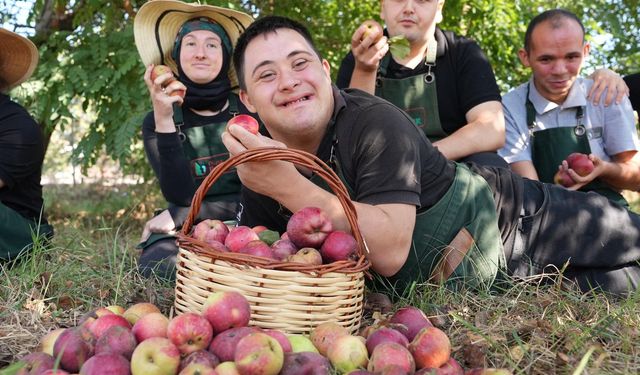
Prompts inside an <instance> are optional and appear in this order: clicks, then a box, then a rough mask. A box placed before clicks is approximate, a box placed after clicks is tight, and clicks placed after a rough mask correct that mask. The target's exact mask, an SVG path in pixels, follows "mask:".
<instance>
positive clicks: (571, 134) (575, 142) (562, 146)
mask: <svg viewBox="0 0 640 375" xmlns="http://www.w3.org/2000/svg"><path fill="white" fill-rule="evenodd" d="M526 109H527V126H528V127H529V134H530V139H531V159H532V161H533V165H534V167H535V169H536V172H537V173H538V179H539V180H540V181H542V182H547V183H553V176H554V175H555V173H556V172H557V171H558V166H559V165H560V164H562V161H563V160H565V159H566V158H567V156H569V154H571V153H573V152H579V153H582V154H587V155H589V154H590V153H591V146H590V145H589V138H590V137H591V138H598V137H602V128H601V127H598V128H594V129H586V128H585V126H584V125H583V118H584V109H583V108H582V107H578V108H577V109H576V125H575V126H561V127H557V128H551V129H544V130H538V131H534V130H533V129H534V128H535V121H536V111H535V108H534V106H533V103H531V100H529V90H528V89H527V102H526ZM580 191H593V192H596V193H598V194H600V195H603V196H605V197H607V198H609V199H610V200H611V201H613V202H616V203H618V204H620V205H623V206H625V207H629V203H628V202H627V201H626V200H625V199H624V197H623V196H622V194H620V192H619V191H616V190H615V189H613V188H612V187H610V186H609V185H607V184H605V183H604V182H602V181H599V180H597V179H596V180H594V181H591V182H590V183H588V184H587V185H585V186H583V187H582V188H580Z"/></svg>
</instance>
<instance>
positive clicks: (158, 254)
mask: <svg viewBox="0 0 640 375" xmlns="http://www.w3.org/2000/svg"><path fill="white" fill-rule="evenodd" d="M231 19H234V20H236V21H238V22H232V21H230V20H231ZM252 21H253V19H252V18H251V17H250V16H249V15H247V14H244V13H240V12H237V11H234V10H229V9H224V8H219V7H215V6H210V5H198V4H188V3H183V2H180V1H173V2H168V1H163V2H148V3H146V4H144V5H143V6H142V7H141V8H140V11H139V13H138V15H137V16H136V21H135V23H134V34H135V40H136V46H137V47H138V52H139V54H140V57H141V59H142V62H143V63H144V64H145V65H146V66H147V69H146V72H145V74H144V80H145V83H146V84H147V87H148V89H149V95H150V97H151V102H152V104H153V111H152V112H150V113H149V114H148V115H147V117H146V118H145V119H144V122H143V125H142V136H143V140H144V148H145V152H146V154H147V158H148V159H149V162H150V164H151V167H152V168H153V171H154V172H155V174H156V176H157V178H158V180H159V181H160V188H161V190H162V194H163V195H164V197H165V199H166V200H167V202H169V208H168V209H166V210H164V211H162V212H161V213H160V214H158V215H157V216H155V217H154V218H152V219H151V220H149V221H148V222H147V223H146V225H145V227H144V230H143V233H142V238H141V241H142V243H141V244H140V245H138V247H140V248H142V254H141V255H140V260H139V268H140V271H141V272H142V273H143V274H144V275H147V276H148V275H150V274H152V273H153V272H155V273H156V274H157V275H159V276H161V277H164V278H169V279H173V278H174V277H175V272H174V271H175V258H176V255H177V253H178V247H177V245H176V241H175V236H174V235H173V233H174V231H176V230H179V229H180V227H181V226H182V223H183V222H184V220H185V219H186V217H187V214H188V211H189V208H190V205H191V200H192V198H193V195H194V193H195V192H196V190H197V188H198V187H199V186H200V183H201V182H202V181H203V179H204V178H205V177H206V176H207V175H208V173H209V172H210V171H211V169H212V168H213V167H215V166H216V165H217V164H218V163H220V162H221V161H223V160H225V159H227V157H228V153H227V150H226V149H225V147H224V145H223V144H222V142H221V139H220V134H221V133H222V132H223V131H224V129H225V127H226V124H227V121H228V120H229V119H231V118H232V117H233V116H235V115H236V114H238V113H248V111H247V109H246V108H245V106H244V105H243V104H242V103H241V102H240V100H239V99H238V96H237V94H235V93H234V92H233V90H234V88H237V83H236V82H237V79H236V75H235V72H234V70H233V68H232V67H231V56H232V53H233V45H234V44H235V42H236V39H237V38H238V35H239V34H240V33H241V32H242V31H243V30H244V28H245V27H246V26H247V25H249V24H250V23H251V22H252ZM154 64H166V65H168V66H170V67H171V68H172V70H173V72H174V73H177V80H175V81H172V80H173V79H174V78H173V77H172V75H171V74H162V75H160V76H158V77H154V78H155V80H152V79H151V72H152V69H153V67H154ZM181 90H182V93H183V94H185V95H184V99H183V98H182V95H176V94H178V93H180V91H181ZM184 90H186V93H185V91H184ZM239 196H240V180H239V179H238V176H237V174H236V173H235V171H230V172H227V173H226V174H224V175H223V176H222V177H221V178H220V179H218V180H217V181H216V183H215V184H214V185H213V186H212V187H211V189H210V190H209V191H208V192H207V195H206V197H205V199H204V200H203V203H202V206H201V208H200V211H199V215H198V218H197V220H200V219H205V218H211V219H219V220H223V221H224V220H234V219H235V218H236V211H237V209H238V200H239Z"/></svg>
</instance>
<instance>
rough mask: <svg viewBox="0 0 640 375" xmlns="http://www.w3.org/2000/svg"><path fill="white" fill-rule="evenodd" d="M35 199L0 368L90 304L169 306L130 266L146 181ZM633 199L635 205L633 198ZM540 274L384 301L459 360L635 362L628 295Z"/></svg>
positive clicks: (1, 271) (167, 292)
mask: <svg viewBox="0 0 640 375" xmlns="http://www.w3.org/2000/svg"><path fill="white" fill-rule="evenodd" d="M45 200H46V203H47V207H48V215H49V218H50V220H51V222H52V223H53V224H54V226H55V230H56V236H55V238H54V240H53V241H52V243H51V244H50V245H49V246H47V247H45V246H36V247H35V249H34V252H33V253H32V255H31V256H29V257H28V258H26V259H24V260H23V261H22V262H19V263H16V264H13V265H2V266H0V280H1V282H0V369H1V368H2V367H4V366H6V365H7V364H9V363H11V362H13V361H15V360H16V359H19V358H20V357H22V356H23V355H25V354H27V353H29V352H31V351H34V350H35V349H36V348H37V346H38V344H39V339H40V338H41V337H42V336H43V335H44V333H46V332H48V331H50V330H52V329H53V328H57V327H69V326H73V325H76V324H77V323H78V320H79V319H80V317H81V316H82V315H83V314H85V313H86V312H88V311H90V310H92V309H94V308H96V307H100V306H108V305H120V306H124V307H126V306H129V305H131V304H133V303H135V302H141V301H150V302H153V303H155V304H157V305H158V306H159V307H160V308H161V310H162V311H163V312H164V313H165V314H167V315H168V316H171V315H172V314H173V310H172V303H173V298H174V295H173V288H172V286H171V285H169V284H166V283H163V282H161V281H159V280H148V279H144V278H142V277H140V276H139V275H138V274H137V272H136V259H137V256H138V253H137V250H135V245H136V243H137V241H138V239H139V236H140V232H141V229H142V226H143V224H144V222H145V220H146V219H148V218H149V217H150V216H151V214H152V212H153V210H154V209H155V208H156V207H162V205H163V203H162V199H161V198H160V195H159V193H158V191H157V188H155V187H154V186H152V185H139V186H117V187H102V186H98V185H78V186H75V187H73V188H71V187H68V186H66V187H55V186H47V187H45ZM633 207H634V208H635V209H636V210H637V209H638V207H640V204H639V201H638V200H637V199H634V203H633ZM548 277H557V275H549V276H548ZM541 281H542V278H532V279H531V280H528V281H527V282H521V283H516V284H513V285H509V286H508V288H507V289H506V290H505V291H504V292H503V293H501V294H492V293H477V292H466V291H460V292H455V293H454V292H451V291H449V290H446V289H444V288H441V287H438V286H434V285H426V286H419V287H417V288H416V289H415V290H414V291H413V292H412V293H411V294H410V296H409V297H408V298H405V299H403V300H401V301H400V302H399V303H398V304H397V305H396V307H399V306H401V305H405V304H411V305H414V306H418V307H420V308H422V309H423V310H424V311H425V312H427V314H428V315H429V316H430V317H431V318H432V320H433V321H434V322H435V323H436V324H437V326H439V327H440V328H442V329H444V330H445V332H447V334H448V335H449V337H450V338H451V341H452V346H453V351H454V352H453V355H454V357H455V358H456V359H457V360H458V361H459V362H460V363H461V364H462V365H463V366H465V367H484V366H488V367H505V368H509V369H511V370H512V371H513V372H514V373H517V374H554V373H557V374H574V373H575V374H637V373H640V344H638V343H640V328H638V327H640V307H639V306H640V304H639V302H640V301H639V300H640V294H636V295H633V296H630V297H628V298H625V299H612V298H607V297H606V296H603V295H600V294H586V295H585V294H582V293H578V292H576V291H575V290H572V289H571V288H567V287H566V285H565V284H563V283H561V282H559V281H558V282H556V283H551V285H544V286H543V285H542V283H541ZM376 318H383V316H382V317H381V316H380V315H376ZM370 322H371V321H367V323H370Z"/></svg>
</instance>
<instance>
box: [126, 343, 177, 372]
mask: <svg viewBox="0 0 640 375" xmlns="http://www.w3.org/2000/svg"><path fill="white" fill-rule="evenodd" d="M179 366H180V350H178V348H177V347H176V346H175V345H173V343H171V341H170V340H169V339H168V338H166V337H151V338H149V339H147V340H145V341H143V342H141V343H140V344H139V345H138V346H137V347H136V350H134V352H133V355H132V356H131V373H132V374H133V375H148V374H154V375H175V374H177V372H178V367H179Z"/></svg>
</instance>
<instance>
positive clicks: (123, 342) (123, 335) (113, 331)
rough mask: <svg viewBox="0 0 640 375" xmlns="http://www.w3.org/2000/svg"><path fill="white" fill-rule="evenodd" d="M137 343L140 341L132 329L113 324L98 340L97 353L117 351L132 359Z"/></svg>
mask: <svg viewBox="0 0 640 375" xmlns="http://www.w3.org/2000/svg"><path fill="white" fill-rule="evenodd" d="M137 345H138V341H137V340H136V337H135V336H134V335H133V332H131V330H130V329H128V328H126V327H122V326H113V327H110V328H109V329H107V330H106V331H105V332H104V333H103V334H102V336H100V338H99V339H98V340H97V341H96V347H95V354H96V355H97V354H100V353H106V352H111V353H117V354H120V355H122V356H123V357H125V358H126V359H127V360H130V359H131V354H132V353H133V351H134V350H135V348H136V346H137Z"/></svg>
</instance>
